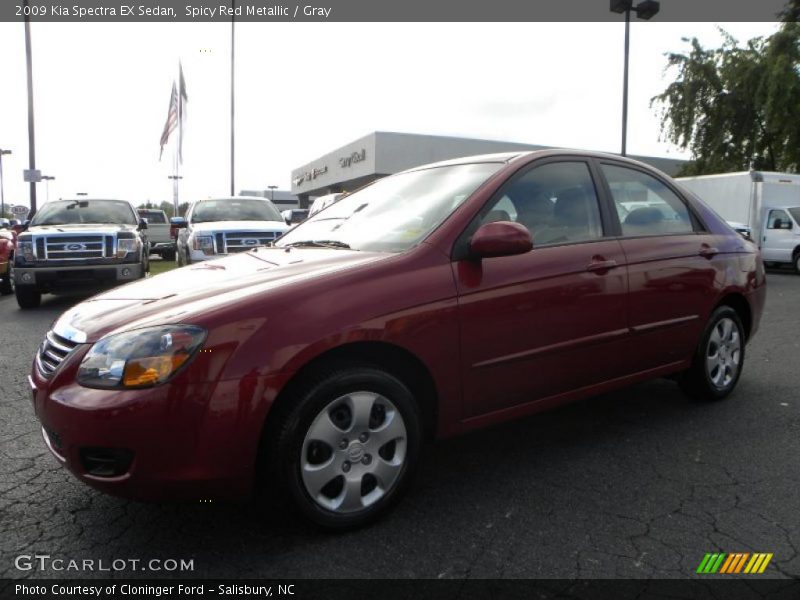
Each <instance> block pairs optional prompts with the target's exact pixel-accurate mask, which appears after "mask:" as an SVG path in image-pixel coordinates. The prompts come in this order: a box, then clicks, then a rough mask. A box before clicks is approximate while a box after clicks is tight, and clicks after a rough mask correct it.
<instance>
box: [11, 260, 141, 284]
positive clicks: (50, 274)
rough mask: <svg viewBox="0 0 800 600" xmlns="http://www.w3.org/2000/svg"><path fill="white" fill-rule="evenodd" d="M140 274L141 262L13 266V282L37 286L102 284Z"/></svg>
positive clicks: (125, 279)
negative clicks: (69, 265)
mask: <svg viewBox="0 0 800 600" xmlns="http://www.w3.org/2000/svg"><path fill="white" fill-rule="evenodd" d="M141 276H142V265H141V263H131V264H118V265H107V266H106V265H103V266H100V265H78V266H74V267H54V268H46V267H34V268H30V267H14V283H16V284H17V285H22V286H25V285H35V286H36V287H38V288H60V287H66V286H70V287H72V286H76V285H86V286H93V285H102V284H103V283H113V282H122V281H133V280H134V279H139V278H140V277H141Z"/></svg>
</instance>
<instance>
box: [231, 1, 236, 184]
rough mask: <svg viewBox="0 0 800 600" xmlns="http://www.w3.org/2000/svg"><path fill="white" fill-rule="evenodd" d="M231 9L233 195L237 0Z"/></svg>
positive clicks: (233, 2)
mask: <svg viewBox="0 0 800 600" xmlns="http://www.w3.org/2000/svg"><path fill="white" fill-rule="evenodd" d="M231 9H232V10H233V12H234V14H232V15H231V196H233V194H234V191H233V190H234V181H233V180H234V166H233V165H234V155H235V152H236V147H235V144H234V134H235V131H236V121H235V119H234V107H235V95H234V90H235V87H234V76H235V62H234V58H235V52H236V43H235V42H236V29H235V25H236V16H235V11H236V0H231Z"/></svg>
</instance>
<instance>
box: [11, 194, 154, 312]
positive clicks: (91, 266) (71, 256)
mask: <svg viewBox="0 0 800 600" xmlns="http://www.w3.org/2000/svg"><path fill="white" fill-rule="evenodd" d="M147 229H148V225H147V222H146V221H144V220H143V219H140V218H139V216H138V215H137V214H136V209H135V208H134V207H133V205H132V204H131V203H130V202H126V201H124V200H105V199H84V198H81V199H77V200H59V201H57V202H48V203H47V204H45V205H44V206H43V207H42V208H41V209H39V212H37V213H36V215H35V216H34V217H33V219H32V220H31V222H30V223H29V224H28V225H27V227H26V229H25V230H24V231H23V232H22V233H20V234H19V236H18V237H17V247H16V251H15V253H14V258H13V260H12V261H11V282H12V285H13V287H14V293H15V295H16V297H17V303H18V304H19V306H20V308H35V307H36V306H39V303H40V302H41V299H42V293H46V292H51V293H53V292H60V291H65V292H66V291H73V290H79V289H82V288H99V287H108V286H113V285H117V284H119V283H123V282H126V281H132V280H134V279H140V278H142V277H144V276H145V274H146V273H147V271H148V270H149V268H150V263H149V261H148V257H149V255H150V248H149V241H148V238H147Z"/></svg>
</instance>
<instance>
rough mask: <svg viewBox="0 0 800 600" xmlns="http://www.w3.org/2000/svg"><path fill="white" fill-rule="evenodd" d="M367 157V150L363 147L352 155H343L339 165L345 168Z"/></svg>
mask: <svg viewBox="0 0 800 600" xmlns="http://www.w3.org/2000/svg"><path fill="white" fill-rule="evenodd" d="M365 158H367V150H366V149H365V148H362V149H361V150H360V151H359V150H356V151H355V152H353V153H352V154H351V155H350V156H343V157H342V158H340V159H339V166H340V167H342V168H343V169H346V168H347V167H351V166H353V164H354V163H360V162H361V161H362V160H364V159H365Z"/></svg>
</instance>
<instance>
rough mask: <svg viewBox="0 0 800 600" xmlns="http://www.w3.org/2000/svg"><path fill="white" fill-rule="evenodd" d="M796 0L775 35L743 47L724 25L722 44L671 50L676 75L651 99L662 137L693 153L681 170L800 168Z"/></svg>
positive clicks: (799, 47) (670, 63)
mask: <svg viewBox="0 0 800 600" xmlns="http://www.w3.org/2000/svg"><path fill="white" fill-rule="evenodd" d="M797 5H798V2H797V0H794V1H793V2H792V4H791V5H790V6H789V7H787V9H786V11H784V13H782V16H783V18H784V19H785V20H784V23H783V24H782V26H781V28H780V30H779V31H777V32H776V33H774V34H773V35H771V36H769V37H766V38H762V37H758V38H754V39H752V40H749V41H748V42H747V43H746V44H745V45H743V46H741V45H739V43H738V42H737V40H735V39H734V38H733V37H732V36H730V35H729V34H727V33H726V32H725V31H722V30H720V31H721V32H722V34H723V43H722V46H721V47H719V48H716V49H706V48H703V47H702V46H701V45H700V43H699V42H698V41H697V39H696V38H692V39H688V38H684V41H685V42H686V43H688V44H689V49H688V51H686V52H684V53H669V54H667V70H671V69H672V70H676V71H677V77H676V79H675V80H674V81H673V82H672V83H670V84H669V85H668V86H667V88H666V89H665V90H664V91H663V92H662V93H661V94H659V95H657V96H655V97H654V98H653V99H652V100H651V106H652V105H656V106H659V107H660V110H661V114H660V116H661V130H662V135H663V136H664V138H665V139H667V140H668V141H670V142H672V143H674V144H676V145H677V146H679V147H680V148H682V149H684V150H686V149H688V150H689V151H690V152H691V153H692V161H691V162H690V163H689V164H687V165H686V166H685V167H684V169H683V172H682V174H685V175H699V174H704V173H720V172H725V171H739V170H744V169H747V168H754V169H764V170H769V171H790V172H795V171H797V170H798V168H800V123H798V121H797V115H798V114H800V72H799V71H798V69H800V25H798V23H796V22H794V21H792V20H791V19H794V18H795V17H796V13H797V12H798V8H797Z"/></svg>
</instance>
